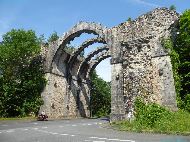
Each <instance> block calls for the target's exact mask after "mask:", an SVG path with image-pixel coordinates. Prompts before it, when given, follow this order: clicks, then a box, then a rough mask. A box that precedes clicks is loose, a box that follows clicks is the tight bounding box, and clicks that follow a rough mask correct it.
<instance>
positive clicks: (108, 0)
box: [0, 0, 190, 81]
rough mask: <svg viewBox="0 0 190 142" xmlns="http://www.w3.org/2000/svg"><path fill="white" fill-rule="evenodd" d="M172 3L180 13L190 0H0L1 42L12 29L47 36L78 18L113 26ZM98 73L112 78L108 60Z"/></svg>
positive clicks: (62, 29)
mask: <svg viewBox="0 0 190 142" xmlns="http://www.w3.org/2000/svg"><path fill="white" fill-rule="evenodd" d="M172 4H173V5H175V6H176V8H177V11H178V12H179V13H181V12H183V11H184V10H185V9H189V8H190V0H0V41H1V40H2V35H3V34H4V33H6V32H7V31H9V30H10V29H12V28H16V29H18V28H23V29H26V30H27V29H33V30H34V31H36V33H37V35H41V34H44V35H45V37H46V38H47V37H48V36H49V35H50V34H51V33H52V32H53V31H57V33H58V34H59V35H62V34H63V33H64V32H66V31H68V30H69V29H70V28H71V27H72V26H74V25H75V24H76V23H77V22H78V21H89V22H92V21H93V22H97V23H101V24H103V25H104V26H107V27H112V26H116V25H118V24H119V23H122V22H124V21H126V20H127V19H128V18H129V17H131V18H132V19H135V18H137V17H138V16H139V15H142V14H143V13H146V12H148V11H150V10H152V9H154V8H156V7H169V6H170V5H172ZM79 42H80V40H77V41H76V42H75V43H74V44H78V43H79ZM97 72H98V74H100V76H101V77H103V78H104V79H105V80H107V81H109V80H110V65H109V60H106V61H104V62H101V64H100V65H98V67H97Z"/></svg>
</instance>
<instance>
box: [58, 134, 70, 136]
mask: <svg viewBox="0 0 190 142" xmlns="http://www.w3.org/2000/svg"><path fill="white" fill-rule="evenodd" d="M60 135H62V136H67V135H69V134H60Z"/></svg>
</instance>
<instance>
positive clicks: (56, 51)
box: [41, 8, 179, 121]
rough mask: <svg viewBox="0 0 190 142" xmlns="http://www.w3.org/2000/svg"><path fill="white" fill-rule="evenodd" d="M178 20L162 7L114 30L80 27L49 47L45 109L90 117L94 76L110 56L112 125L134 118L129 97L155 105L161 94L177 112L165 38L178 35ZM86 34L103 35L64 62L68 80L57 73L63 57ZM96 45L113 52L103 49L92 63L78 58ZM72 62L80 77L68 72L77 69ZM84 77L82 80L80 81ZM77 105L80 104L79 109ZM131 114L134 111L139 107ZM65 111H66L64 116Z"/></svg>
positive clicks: (91, 25) (162, 101) (163, 101)
mask: <svg viewBox="0 0 190 142" xmlns="http://www.w3.org/2000/svg"><path fill="white" fill-rule="evenodd" d="M178 18H179V15H178V14H177V13H175V12H174V11H170V10H168V9H166V8H158V9H155V10H153V11H151V12H149V13H147V14H144V15H141V16H140V17H139V18H137V19H135V20H134V21H131V22H129V21H126V22H124V23H121V24H120V25H118V26H115V27H113V28H110V29H107V28H105V27H102V26H101V25H100V24H96V23H88V22H79V23H78V24H76V25H75V26H74V27H73V28H72V29H71V30H70V31H69V32H66V33H65V34H64V35H63V36H62V37H61V38H59V40H58V41H56V42H54V43H52V44H51V45H49V46H50V47H51V48H49V49H48V50H49V51H48V52H47V54H46V55H45V56H46V57H45V58H46V60H45V73H46V77H47V80H48V83H47V86H46V88H45V89H44V91H43V93H42V94H43V95H42V96H43V98H44V100H45V101H44V102H45V103H44V105H43V107H41V110H45V111H47V112H48V115H49V116H50V117H54V118H56V117H65V116H66V117H80V116H84V117H86V116H87V117H88V116H89V108H88V107H89V95H90V83H89V80H88V78H89V74H90V73H91V72H92V71H93V70H94V69H95V68H96V66H97V65H98V64H99V63H100V62H101V61H102V60H104V59H106V58H108V57H111V61H110V63H111V68H112V70H111V75H112V77H111V78H112V81H111V96H112V97H111V115H110V118H111V121H114V120H122V119H128V118H129V115H128V114H129V111H126V109H125V106H127V104H126V103H127V102H128V101H125V100H127V97H128V94H129V93H130V94H131V95H133V96H137V95H143V94H146V95H147V94H148V100H149V101H154V97H150V96H153V94H155V95H156V96H158V95H157V94H161V95H160V96H161V97H160V98H159V102H158V103H159V104H161V105H165V106H167V107H168V108H171V109H177V105H176V93H175V86H174V79H173V73H172V65H171V60H170V56H169V53H168V51H166V50H165V49H164V48H163V47H162V45H161V41H160V38H162V37H164V38H168V37H169V36H172V32H171V31H173V32H175V26H176V23H177V21H178ZM173 28H174V30H173ZM82 33H93V34H95V35H97V38H95V39H90V40H87V41H86V42H84V44H82V45H81V47H79V49H78V50H77V51H76V53H75V54H74V55H71V54H70V55H68V56H67V57H68V58H65V59H64V60H65V62H67V67H65V68H66V70H67V74H66V76H60V74H58V73H54V72H52V71H54V69H56V67H57V65H58V66H59V65H60V64H59V63H61V62H60V61H61V60H62V59H61V58H60V56H62V55H63V56H64V55H65V54H66V53H63V52H64V51H63V50H64V48H65V45H66V44H68V43H69V42H70V41H72V40H73V39H74V38H75V37H79V36H80V35H81V34H82ZM146 37H148V38H146ZM95 42H102V43H106V45H107V49H104V48H103V49H97V50H96V51H94V52H92V53H90V54H89V55H88V57H87V58H86V59H84V60H79V59H78V58H77V57H78V54H80V52H81V51H82V50H83V49H84V48H86V47H88V45H91V44H93V43H95ZM147 42H148V43H147ZM108 47H109V48H108ZM99 53H101V54H100V55H99ZM94 55H98V58H97V59H95V60H93V59H92V58H93V57H94ZM71 61H72V62H78V67H79V69H77V71H76V74H75V76H77V77H76V78H75V77H74V76H71V75H69V73H68V72H70V70H71V69H73V68H69V65H68V63H70V65H71V66H73V64H71V63H72V62H71ZM81 74H82V75H81ZM80 75H81V77H78V76H80ZM80 78H81V79H80ZM128 78H130V80H128ZM136 80H137V81H136ZM55 83H57V84H55ZM134 86H135V87H134ZM124 87H125V88H126V90H125V89H124ZM146 90H147V91H146ZM149 95H150V96H149ZM58 97H60V98H58ZM125 98H126V99H125ZM134 98H135V97H134ZM132 101H133V100H132ZM67 102H68V104H67ZM76 102H78V104H77V105H76ZM132 103H133V102H132ZM52 104H54V105H52ZM55 104H56V105H55ZM52 106H54V107H52ZM127 107H128V108H130V107H129V106H127ZM130 111H131V112H132V113H133V109H131V110H130ZM60 112H64V113H62V114H60ZM78 112H80V115H78V114H79V113H78ZM130 117H131V116H130Z"/></svg>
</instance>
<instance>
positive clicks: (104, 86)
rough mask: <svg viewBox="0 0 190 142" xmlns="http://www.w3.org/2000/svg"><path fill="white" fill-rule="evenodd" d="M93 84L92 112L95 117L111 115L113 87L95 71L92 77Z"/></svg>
mask: <svg viewBox="0 0 190 142" xmlns="http://www.w3.org/2000/svg"><path fill="white" fill-rule="evenodd" d="M91 81H92V84H93V88H92V92H91V102H90V103H91V111H92V115H93V116H97V117H101V116H106V115H109V114H110V108H111V87H110V84H109V83H107V82H106V81H104V80H103V79H102V78H100V77H98V75H97V74H96V72H95V71H94V72H93V73H92V75H91Z"/></svg>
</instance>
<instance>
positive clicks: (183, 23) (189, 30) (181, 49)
mask: <svg viewBox="0 0 190 142" xmlns="http://www.w3.org/2000/svg"><path fill="white" fill-rule="evenodd" d="M179 27H180V28H179V34H178V36H177V39H176V43H175V46H174V50H175V51H176V52H177V53H178V54H179V60H180V64H179V70H178V73H179V74H180V76H181V87H182V89H181V91H180V97H181V98H182V100H183V101H184V103H186V102H188V101H187V100H185V99H187V98H188V99H189V97H186V96H188V95H190V10H186V11H185V12H184V13H183V14H182V15H181V17H180V21H179ZM189 101H190V100H189ZM184 105H185V106H186V105H187V104H184Z"/></svg>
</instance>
